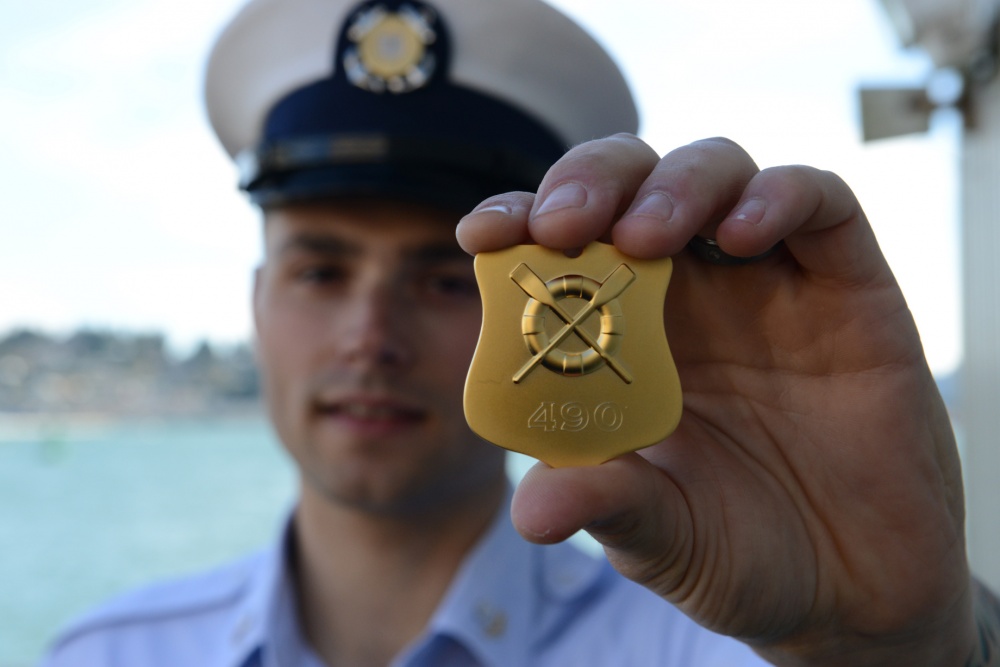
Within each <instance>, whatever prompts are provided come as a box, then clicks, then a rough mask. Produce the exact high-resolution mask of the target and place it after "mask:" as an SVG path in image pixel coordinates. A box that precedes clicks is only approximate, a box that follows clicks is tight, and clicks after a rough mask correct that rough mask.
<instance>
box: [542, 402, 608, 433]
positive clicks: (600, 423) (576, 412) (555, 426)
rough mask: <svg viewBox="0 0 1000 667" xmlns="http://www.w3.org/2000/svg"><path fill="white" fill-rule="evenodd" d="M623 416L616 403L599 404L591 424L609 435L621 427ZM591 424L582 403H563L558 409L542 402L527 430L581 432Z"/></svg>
mask: <svg viewBox="0 0 1000 667" xmlns="http://www.w3.org/2000/svg"><path fill="white" fill-rule="evenodd" d="M624 419H625V415H624V414H623V413H622V409H621V408H620V407H619V406H618V405H617V404H616V403H610V402H606V403H601V404H600V405H598V406H597V407H596V408H594V410H593V423H594V425H595V426H596V427H597V428H599V429H601V430H602V431H606V432H608V433H611V432H613V431H617V430H618V429H620V428H621V427H622V421H623V420H624ZM590 422H591V411H589V410H587V408H586V406H584V405H583V404H582V403H576V402H570V403H563V404H562V405H560V406H559V407H558V408H557V407H556V404H555V403H553V402H547V401H542V403H541V404H540V405H539V406H538V409H537V410H535V411H534V412H533V413H532V415H531V416H530V417H528V428H540V429H543V430H545V431H555V430H561V431H582V430H583V429H585V428H587V426H588V425H589V424H590Z"/></svg>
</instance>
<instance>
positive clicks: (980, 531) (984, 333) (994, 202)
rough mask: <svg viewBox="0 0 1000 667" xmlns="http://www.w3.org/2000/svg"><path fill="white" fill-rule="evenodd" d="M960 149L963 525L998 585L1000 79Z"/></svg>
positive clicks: (976, 562) (984, 96)
mask: <svg viewBox="0 0 1000 667" xmlns="http://www.w3.org/2000/svg"><path fill="white" fill-rule="evenodd" d="M975 116H976V123H975V126H974V127H973V128H972V129H970V130H967V131H966V133H965V138H964V140H963V150H962V165H961V167H962V186H961V187H962V207H963V215H962V226H963V229H962V256H963V262H962V267H963V268H962V280H963V282H964V285H963V292H964V303H963V306H964V314H963V323H964V328H965V331H964V348H965V354H964V361H963V364H962V371H961V385H960V387H961V399H960V405H961V408H960V410H961V415H960V423H961V428H962V432H963V436H964V437H963V442H964V457H963V467H964V470H965V488H966V507H967V512H968V518H967V524H966V525H967V530H968V544H969V556H970V560H971V563H972V568H973V571H974V572H975V573H976V574H977V575H978V576H979V577H980V578H981V579H982V580H983V581H984V582H986V583H987V584H989V585H990V586H991V587H993V589H994V590H1000V79H996V78H994V79H993V81H992V82H990V83H989V85H987V86H985V87H981V88H978V89H977V90H976V99H975Z"/></svg>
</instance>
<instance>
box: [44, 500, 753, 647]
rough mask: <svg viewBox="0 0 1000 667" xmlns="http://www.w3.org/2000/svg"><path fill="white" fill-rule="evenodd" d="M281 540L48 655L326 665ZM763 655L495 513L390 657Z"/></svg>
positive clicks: (135, 598)
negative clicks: (307, 632)
mask: <svg viewBox="0 0 1000 667" xmlns="http://www.w3.org/2000/svg"><path fill="white" fill-rule="evenodd" d="M288 540H289V531H288V530H287V529H286V531H285V533H284V535H283V537H282V539H281V540H280V542H279V544H278V545H276V546H275V547H274V548H271V549H268V550H266V551H263V552H261V553H258V554H255V555H253V556H250V557H248V558H244V559H242V560H240V561H237V562H235V563H232V564H229V565H227V566H225V567H222V568H219V569H216V570H212V571H210V572H207V573H204V574H200V575H196V576H193V577H188V578H185V579H181V580H178V581H173V582H167V583H162V584H157V585H154V586H151V587H148V588H145V589H142V590H139V591H136V592H134V593H131V594H128V595H126V596H124V597H121V598H119V599H117V600H114V601H112V602H110V603H108V604H106V605H105V606H103V607H101V608H99V609H97V610H96V611H94V612H93V613H91V614H89V615H88V616H86V617H84V618H83V619H81V620H79V621H78V622H76V623H74V624H73V625H72V626H70V628H68V629H67V630H66V631H65V632H64V633H63V634H62V635H61V636H60V638H59V639H58V640H57V641H56V642H55V643H54V644H53V647H52V651H51V653H50V655H49V656H48V658H47V659H46V660H45V661H44V662H43V665H44V667H323V666H322V662H321V661H320V660H319V659H318V658H317V657H316V655H315V654H314V653H313V652H312V651H311V650H310V648H309V647H308V645H307V644H306V643H305V641H304V640H303V638H302V636H301V634H300V632H299V628H298V622H297V618H296V611H295V610H296V605H295V600H294V597H293V596H294V590H293V588H292V586H291V585H290V579H289V574H288V572H289V570H288V562H287V559H286V553H287V551H288V550H287V544H288ZM405 594H406V591H400V595H405ZM765 664H767V663H765V662H764V661H762V660H761V659H760V658H759V657H757V656H756V655H755V654H754V653H753V652H752V651H750V650H749V649H748V648H747V647H746V646H744V645H743V644H740V643H739V642H736V641H734V640H731V639H728V638H725V637H720V636H718V635H715V634H713V633H710V632H708V631H707V630H704V629H703V628H701V627H699V626H698V625H696V624H695V623H694V622H692V621H691V620H689V619H688V618H687V617H685V616H684V615H683V614H681V613H680V612H678V611H677V610H676V609H674V608H673V607H672V606H671V605H669V604H667V603H666V602H664V601H663V600H661V599H659V598H658V597H656V596H654V595H653V594H652V593H650V592H648V591H647V590H645V589H644V588H642V587H641V586H638V585H636V584H633V583H632V582H630V581H628V580H626V579H624V578H623V577H621V576H620V575H619V574H618V573H617V572H615V571H614V569H613V568H612V567H611V566H610V565H609V564H608V563H607V562H606V561H605V560H604V559H598V558H594V557H592V556H590V555H587V554H584V553H582V552H581V551H579V550H578V549H576V548H575V547H574V546H572V545H569V544H561V545H555V546H548V547H541V546H538V545H533V544H530V543H528V542H525V541H524V540H523V539H521V537H520V536H519V535H518V534H517V532H516V531H515V530H514V528H513V526H512V525H511V523H510V520H509V518H508V516H507V513H506V512H501V513H500V516H498V517H497V519H496V521H495V522H494V524H493V526H492V527H491V528H490V530H489V532H488V533H487V534H486V535H485V536H484V538H483V539H482V540H481V542H480V543H479V544H478V545H477V546H476V548H475V549H474V550H473V552H472V553H470V555H469V556H468V558H467V559H466V561H465V562H464V564H463V565H462V567H461V569H460V571H459V572H458V574H457V575H456V577H455V579H454V581H453V582H452V584H451V587H450V588H449V590H448V592H447V593H446V595H445V597H444V599H443V600H442V601H441V603H440V605H439V607H438V609H437V610H436V612H435V613H434V616H433V618H432V619H431V621H430V623H429V624H428V626H427V629H426V631H425V633H424V634H423V635H422V636H421V637H420V638H418V639H417V640H416V641H415V642H414V643H413V645H411V646H410V647H408V648H407V649H406V650H405V651H403V653H402V654H401V655H399V656H397V658H396V659H395V660H394V661H393V664H392V666H393V667H432V666H433V667H568V666H574V667H577V666H585V665H594V666H597V667H631V666H635V667H640V666H647V665H648V666H653V665H656V666H657V667H760V666H761V665H765Z"/></svg>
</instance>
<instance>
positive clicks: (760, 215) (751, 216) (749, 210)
mask: <svg viewBox="0 0 1000 667" xmlns="http://www.w3.org/2000/svg"><path fill="white" fill-rule="evenodd" d="M764 211H765V206H764V202H763V201H762V200H760V199H748V200H747V201H745V202H743V205H742V206H740V207H739V208H738V209H736V212H735V213H733V215H732V219H733V220H740V221H742V222H746V223H748V224H751V225H756V224H759V223H760V221H761V220H763V219H764Z"/></svg>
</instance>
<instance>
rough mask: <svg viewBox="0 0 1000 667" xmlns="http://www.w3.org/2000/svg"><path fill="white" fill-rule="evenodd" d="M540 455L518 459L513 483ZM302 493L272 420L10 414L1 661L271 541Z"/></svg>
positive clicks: (3, 501) (3, 419) (0, 435)
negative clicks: (112, 599)
mask: <svg viewBox="0 0 1000 667" xmlns="http://www.w3.org/2000/svg"><path fill="white" fill-rule="evenodd" d="M533 463H534V461H533V460H532V459H529V458H528V457H526V456H521V455H513V454H512V455H510V456H509V457H508V472H509V474H510V477H511V479H512V480H514V481H516V480H518V479H520V478H521V476H522V475H523V474H524V473H525V472H526V471H527V469H528V468H529V467H530V466H531V465H532V464H533ZM294 493H295V474H294V469H293V467H292V465H291V463H290V461H289V460H288V459H287V458H286V456H285V454H284V452H283V451H282V450H281V447H280V445H278V444H277V440H276V439H275V437H274V435H273V434H272V433H271V431H270V428H269V426H268V425H267V423H266V421H264V419H263V418H252V417H248V418H241V419H235V418H233V419H213V420H202V421H194V420H191V421H146V422H130V423H120V422H114V421H101V420H93V419H92V420H81V419H74V420H73V421H72V422H66V421H64V420H63V421H60V420H49V421H39V420H29V421H24V420H15V419H14V418H13V417H11V416H10V415H3V414H0V667H28V666H29V665H34V664H35V663H36V662H37V661H38V659H39V658H40V657H41V655H42V653H43V651H44V649H45V646H46V645H47V643H48V641H49V640H51V638H52V636H53V634H54V633H55V632H56V631H57V630H58V629H59V628H60V627H61V626H62V625H63V624H65V623H66V622H67V621H68V620H70V619H71V618H73V617H74V616H76V615H78V614H79V613H81V612H83V611H86V610H87V609H89V608H90V607H92V606H93V605H94V604H96V603H98V602H101V601H102V600H105V599H107V598H108V597H109V596H111V595H114V594H116V593H119V592H122V591H124V590H127V589H129V588H133V587H135V586H137V585H141V584H144V583H148V582H150V581H154V580H158V579H163V578H165V577H169V576H174V575H179V574H184V573H188V572H192V571H196V570H199V569H203V568H206V567H209V566H211V565H214V564H216V563H220V562H224V561H226V560H229V559H231V558H234V557H236V556H239V555H241V554H244V553H247V552H249V551H251V550H253V549H255V548H257V547H259V546H261V545H263V544H265V543H267V542H269V541H271V540H273V539H274V537H275V536H276V534H277V531H279V530H280V528H281V524H282V522H283V520H284V518H285V517H286V516H287V514H288V512H289V510H290V508H291V506H292V503H293V500H294ZM574 541H575V542H576V543H577V544H579V545H581V546H582V547H583V548H585V549H588V550H592V551H595V550H597V549H598V548H597V546H596V543H595V542H593V541H592V540H590V538H588V537H587V536H586V535H584V534H580V535H578V536H576V537H575V538H574Z"/></svg>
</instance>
